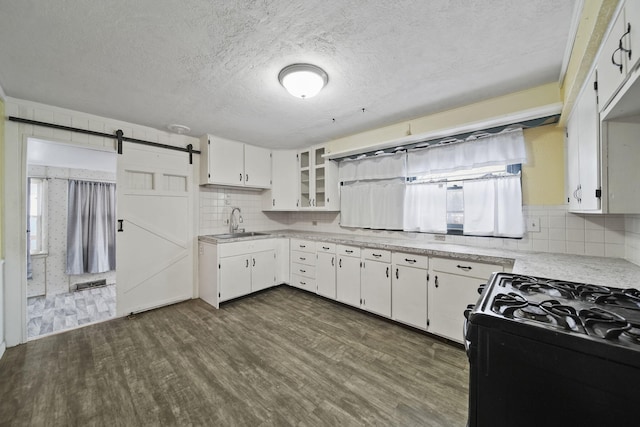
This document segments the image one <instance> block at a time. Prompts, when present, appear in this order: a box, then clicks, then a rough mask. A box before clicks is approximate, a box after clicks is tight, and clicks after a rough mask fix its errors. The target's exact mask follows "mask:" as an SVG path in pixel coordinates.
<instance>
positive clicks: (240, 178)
mask: <svg viewBox="0 0 640 427" xmlns="http://www.w3.org/2000/svg"><path fill="white" fill-rule="evenodd" d="M240 182H242V174H240Z"/></svg>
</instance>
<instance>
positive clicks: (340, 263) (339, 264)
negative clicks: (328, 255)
mask: <svg viewBox="0 0 640 427" xmlns="http://www.w3.org/2000/svg"><path fill="white" fill-rule="evenodd" d="M338 267H340V268H342V258H340V261H338Z"/></svg>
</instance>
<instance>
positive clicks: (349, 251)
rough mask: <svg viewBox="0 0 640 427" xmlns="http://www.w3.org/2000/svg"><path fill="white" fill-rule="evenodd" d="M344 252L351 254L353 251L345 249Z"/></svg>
mask: <svg viewBox="0 0 640 427" xmlns="http://www.w3.org/2000/svg"><path fill="white" fill-rule="evenodd" d="M345 252H346V253H348V254H352V253H353V251H352V250H349V249H345Z"/></svg>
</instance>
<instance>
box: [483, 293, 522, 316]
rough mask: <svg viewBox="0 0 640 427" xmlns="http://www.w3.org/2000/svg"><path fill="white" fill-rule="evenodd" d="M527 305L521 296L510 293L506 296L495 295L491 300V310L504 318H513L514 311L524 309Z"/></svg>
mask: <svg viewBox="0 0 640 427" xmlns="http://www.w3.org/2000/svg"><path fill="white" fill-rule="evenodd" d="M528 304H529V303H528V302H527V300H526V299H525V298H524V297H523V296H522V295H518V294H516V293H513V292H510V293H508V294H498V295H496V296H495V298H494V299H493V307H492V308H491V309H492V310H493V311H494V312H496V313H499V314H502V315H504V316H507V317H513V311H514V310H516V309H518V308H522V307H526V306H527V305H528Z"/></svg>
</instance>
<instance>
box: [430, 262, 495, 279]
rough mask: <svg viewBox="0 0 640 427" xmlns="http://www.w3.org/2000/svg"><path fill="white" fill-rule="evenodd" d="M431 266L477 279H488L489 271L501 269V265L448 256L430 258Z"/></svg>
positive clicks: (435, 269) (445, 271)
mask: <svg viewBox="0 0 640 427" xmlns="http://www.w3.org/2000/svg"><path fill="white" fill-rule="evenodd" d="M431 268H432V269H433V270H434V271H442V272H443V273H450V274H457V275H459V276H466V277H474V278H477V279H488V278H489V276H490V275H491V273H493V272H495V271H502V266H501V265H495V264H485V263H481V262H474V261H464V260H460V259H448V258H432V259H431Z"/></svg>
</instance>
